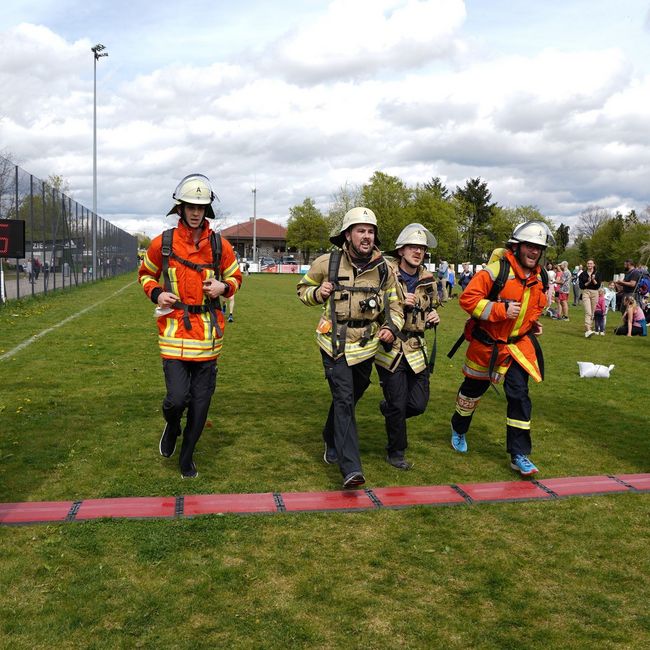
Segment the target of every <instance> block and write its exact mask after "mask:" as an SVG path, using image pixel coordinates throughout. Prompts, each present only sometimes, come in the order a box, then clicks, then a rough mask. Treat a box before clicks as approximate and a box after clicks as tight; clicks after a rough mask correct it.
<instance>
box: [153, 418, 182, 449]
mask: <svg viewBox="0 0 650 650" xmlns="http://www.w3.org/2000/svg"><path fill="white" fill-rule="evenodd" d="M180 434H181V428H180V426H178V425H175V426H173V425H171V424H169V422H168V423H167V424H165V428H164V429H163V432H162V436H160V443H159V444H158V450H159V451H160V455H161V456H164V457H165V458H170V457H171V456H172V455H173V454H174V452H175V451H176V440H177V438H178V436H179V435H180Z"/></svg>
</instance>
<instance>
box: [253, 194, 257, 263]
mask: <svg viewBox="0 0 650 650" xmlns="http://www.w3.org/2000/svg"><path fill="white" fill-rule="evenodd" d="M252 191H253V264H257V188H256V187H254V188H253V190H252Z"/></svg>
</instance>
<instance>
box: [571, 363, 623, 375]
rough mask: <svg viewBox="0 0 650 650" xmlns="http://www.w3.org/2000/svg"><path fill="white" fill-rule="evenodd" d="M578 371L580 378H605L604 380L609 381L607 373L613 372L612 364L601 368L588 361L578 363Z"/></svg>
mask: <svg viewBox="0 0 650 650" xmlns="http://www.w3.org/2000/svg"><path fill="white" fill-rule="evenodd" d="M578 370H579V371H580V376H581V377H605V379H609V373H610V372H611V371H612V370H614V364H612V365H611V366H601V365H599V364H597V363H590V362H589V361H578Z"/></svg>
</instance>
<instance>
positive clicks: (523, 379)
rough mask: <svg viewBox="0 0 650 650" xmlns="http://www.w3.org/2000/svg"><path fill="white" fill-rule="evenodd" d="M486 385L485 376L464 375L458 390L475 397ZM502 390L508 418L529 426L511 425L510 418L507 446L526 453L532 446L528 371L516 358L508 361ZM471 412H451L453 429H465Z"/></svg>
mask: <svg viewBox="0 0 650 650" xmlns="http://www.w3.org/2000/svg"><path fill="white" fill-rule="evenodd" d="M489 387H490V382H489V381H488V380H487V379H473V378H470V377H465V381H463V383H462V384H461V386H460V389H459V392H460V393H462V394H463V395H465V396H466V397H470V398H478V397H481V395H483V394H484V393H485V391H486V390H487V389H488V388H489ZM503 391H504V393H505V394H506V400H507V401H508V408H507V418H508V420H509V421H512V420H515V421H518V422H521V423H525V424H527V426H528V428H522V427H517V426H513V425H512V424H511V423H510V422H508V423H507V424H506V450H507V452H508V453H509V454H510V455H511V456H516V455H517V454H524V455H525V456H528V454H530V452H531V450H532V442H531V438H530V418H531V413H532V404H531V401H530V397H529V395H528V373H527V372H526V371H525V370H524V369H523V368H522V367H521V366H520V365H519V364H518V363H516V362H515V361H513V362H512V363H511V364H510V368H508V370H507V372H506V375H505V380H504V383H503ZM472 415H473V414H472ZM472 415H460V414H459V413H454V414H453V416H452V418H451V426H452V427H453V429H454V431H456V433H467V431H468V429H469V425H470V423H471V421H472Z"/></svg>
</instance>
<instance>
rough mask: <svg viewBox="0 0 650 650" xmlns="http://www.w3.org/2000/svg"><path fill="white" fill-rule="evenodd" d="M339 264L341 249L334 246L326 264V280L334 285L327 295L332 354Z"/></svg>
mask: <svg viewBox="0 0 650 650" xmlns="http://www.w3.org/2000/svg"><path fill="white" fill-rule="evenodd" d="M340 266H341V249H340V248H336V249H334V250H333V251H332V252H331V253H330V259H329V263H328V266H327V280H328V281H329V282H331V283H332V284H333V285H334V288H333V289H332V293H331V294H330V296H329V301H330V305H329V307H330V321H331V322H332V330H331V336H332V354H334V356H336V355H337V354H338V323H337V322H336V302H335V301H334V292H335V291H337V290H338V287H339V267H340Z"/></svg>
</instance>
